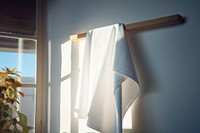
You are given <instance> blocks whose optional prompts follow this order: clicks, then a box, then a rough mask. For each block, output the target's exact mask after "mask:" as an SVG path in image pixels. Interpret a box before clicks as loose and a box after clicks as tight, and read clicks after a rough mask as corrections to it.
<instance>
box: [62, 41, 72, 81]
mask: <svg viewBox="0 0 200 133" xmlns="http://www.w3.org/2000/svg"><path fill="white" fill-rule="evenodd" d="M61 53H62V56H61V78H63V77H65V76H67V75H68V74H70V73H71V41H67V42H65V43H63V44H62V45H61Z"/></svg>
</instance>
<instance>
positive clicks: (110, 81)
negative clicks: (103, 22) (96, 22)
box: [75, 24, 139, 133]
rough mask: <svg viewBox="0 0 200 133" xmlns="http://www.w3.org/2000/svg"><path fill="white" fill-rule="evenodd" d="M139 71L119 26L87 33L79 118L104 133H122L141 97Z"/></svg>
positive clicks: (79, 96) (79, 89)
mask: <svg viewBox="0 0 200 133" xmlns="http://www.w3.org/2000/svg"><path fill="white" fill-rule="evenodd" d="M136 81H137V77H136V72H135V69H134V65H133V61H132V58H131V54H130V50H129V48H128V44H127V40H126V37H125V34H124V25H123V24H115V25H111V26H107V27H102V28H97V29H94V30H90V31H89V32H88V33H87V38H86V46H85V54H84V61H83V67H82V68H81V70H80V77H79V84H78V91H77V98H76V107H75V110H76V112H75V116H76V117H77V118H83V119H84V118H85V119H86V118H87V119H88V122H87V124H88V126H89V127H91V128H93V129H96V130H97V131H100V132H102V133H122V118H123V116H124V114H125V112H126V111H127V110H128V108H129V107H130V105H131V104H132V103H133V101H134V99H135V98H136V96H137V95H138V92H139V86H138V84H137V82H136Z"/></svg>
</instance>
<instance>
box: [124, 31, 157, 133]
mask: <svg viewBox="0 0 200 133" xmlns="http://www.w3.org/2000/svg"><path fill="white" fill-rule="evenodd" d="M127 39H128V44H129V47H130V50H131V54H132V58H133V60H134V65H135V69H136V72H137V76H138V80H139V84H140V94H139V96H138V97H137V99H136V101H135V102H134V106H132V128H133V129H132V130H133V131H132V132H134V133H146V132H148V131H147V130H148V129H149V128H153V126H155V125H151V122H149V117H148V116H149V115H152V114H151V113H150V112H148V111H147V110H149V106H147V105H146V102H145V101H144V98H145V96H146V95H147V94H149V93H154V92H156V91H158V90H156V88H157V87H156V82H155V77H154V75H153V69H152V68H151V67H150V62H149V61H148V56H147V54H146V52H145V49H144V48H143V46H144V45H142V40H141V38H140V34H138V33H135V32H130V33H127ZM151 132H153V131H151Z"/></svg>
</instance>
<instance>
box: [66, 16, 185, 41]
mask: <svg viewBox="0 0 200 133" xmlns="http://www.w3.org/2000/svg"><path fill="white" fill-rule="evenodd" d="M183 22H184V18H183V17H182V16H181V15H179V14H175V15H171V16H166V17H161V18H156V19H151V20H145V21H141V22H136V23H131V24H126V25H125V31H126V32H131V31H143V30H149V29H155V28H161V27H165V26H170V25H175V24H181V23H183ZM86 34H87V33H80V34H76V35H72V36H70V40H77V39H82V38H85V37H86Z"/></svg>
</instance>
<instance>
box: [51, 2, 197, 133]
mask: <svg viewBox="0 0 200 133" xmlns="http://www.w3.org/2000/svg"><path fill="white" fill-rule="evenodd" d="M47 1H48V5H47V6H48V14H47V17H48V20H47V22H48V38H47V39H48V41H49V43H50V44H51V50H50V51H49V53H51V59H50V60H51V61H50V64H49V71H50V72H51V75H53V76H51V77H50V79H51V80H50V82H49V83H48V84H49V85H50V86H51V94H52V95H53V98H54V100H52V102H51V114H52V115H51V120H52V121H51V123H50V124H51V127H50V130H51V133H56V132H59V127H60V126H59V113H60V111H59V108H60V107H59V89H58V88H59V84H60V73H61V72H60V71H61V70H60V66H61V55H60V52H61V44H62V43H64V42H66V41H67V40H69V37H70V35H72V34H76V33H81V32H86V31H88V30H89V29H92V28H96V27H102V26H106V25H110V24H114V23H118V22H121V23H125V24H128V23H133V22H137V21H143V20H146V19H152V18H158V17H163V16H168V15H172V14H181V15H183V16H184V17H186V23H185V24H182V25H176V26H171V27H165V28H160V29H155V30H149V31H144V32H140V33H130V34H128V39H129V42H130V44H131V48H132V50H133V52H134V53H133V56H134V60H135V63H136V69H137V70H138V76H139V80H140V83H141V94H140V96H139V97H138V99H137V104H136V106H135V108H134V109H133V113H134V118H133V120H134V130H135V132H136V133H199V132H200V126H199V121H200V106H199V101H200V87H199V86H200V81H199V79H200V78H199V76H200V70H199V69H200V52H199V50H200V44H199V40H200V25H199V24H200V15H199V12H200V8H199V5H200V1H198V0H193V1H188V0H168V1H164V0H154V1H147V0H146V1H145V0H99V1H97V0H96V1H95V0H85V1H83V0H47Z"/></svg>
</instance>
